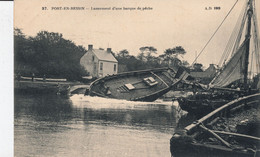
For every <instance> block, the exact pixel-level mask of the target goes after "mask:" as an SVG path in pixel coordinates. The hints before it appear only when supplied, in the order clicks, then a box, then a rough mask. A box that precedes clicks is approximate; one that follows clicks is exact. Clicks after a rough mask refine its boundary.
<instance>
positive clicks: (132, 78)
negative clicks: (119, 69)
mask: <svg viewBox="0 0 260 157" xmlns="http://www.w3.org/2000/svg"><path fill="white" fill-rule="evenodd" d="M176 73H177V71H175V70H173V69H171V68H159V69H152V70H141V71H133V72H127V73H121V74H117V75H110V76H106V77H103V78H100V79H98V80H96V81H94V82H93V83H91V85H90V90H89V91H88V94H89V95H90V96H100V97H106V98H114V99H125V100H129V101H154V100H156V99H157V98H159V97H160V96H162V95H163V94H165V93H167V92H168V91H169V90H171V88H172V87H173V86H174V85H175V84H177V83H178V82H179V80H180V79H179V78H176Z"/></svg>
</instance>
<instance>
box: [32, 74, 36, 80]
mask: <svg viewBox="0 0 260 157" xmlns="http://www.w3.org/2000/svg"><path fill="white" fill-rule="evenodd" d="M34 76H35V75H34V73H32V82H33V81H34Z"/></svg>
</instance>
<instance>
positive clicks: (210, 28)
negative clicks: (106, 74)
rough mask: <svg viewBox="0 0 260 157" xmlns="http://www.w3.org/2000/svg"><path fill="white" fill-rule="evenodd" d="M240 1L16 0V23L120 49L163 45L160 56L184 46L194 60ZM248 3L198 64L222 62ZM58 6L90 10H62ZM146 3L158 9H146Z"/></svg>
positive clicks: (26, 29) (234, 14) (30, 31)
mask: <svg viewBox="0 0 260 157" xmlns="http://www.w3.org/2000/svg"><path fill="white" fill-rule="evenodd" d="M236 1H237V0H228V1H227V0H15V1H14V26H15V27H16V28H20V29H21V30H22V32H23V33H24V34H25V35H27V36H35V35H36V34H37V33H38V32H39V31H42V30H47V31H49V32H58V33H62V34H63V37H64V38H66V39H69V40H72V41H73V42H75V43H76V44H77V45H83V46H84V47H86V48H87V47H88V45H89V44H93V46H94V48H107V47H110V48H112V50H113V51H114V52H119V51H120V50H123V49H127V50H128V51H129V52H130V54H131V55H137V54H138V53H140V51H139V48H140V47H143V46H153V47H155V48H157V50H158V52H157V55H160V54H163V52H164V50H165V49H168V48H173V47H176V46H182V47H183V48H184V49H185V50H186V52H187V53H186V54H185V55H184V56H183V59H184V60H187V61H188V62H189V63H192V62H193V61H194V59H195V57H196V54H197V55H198V54H199V53H200V52H201V50H202V49H203V47H204V46H205V44H206V43H207V41H208V40H209V39H210V37H211V36H212V34H213V33H214V32H215V30H216V29H217V27H218V26H219V25H220V23H221V22H222V20H223V19H224V17H225V16H226V15H227V13H228V12H229V10H230V9H231V8H232V6H233V5H234V4H235V2H236ZM256 3H257V2H256ZM244 4H245V0H238V2H237V4H236V6H235V8H234V9H233V11H232V13H231V14H230V15H229V16H228V18H227V19H226V21H225V23H224V24H223V25H222V26H221V28H220V30H219V31H218V33H217V34H216V35H215V37H214V38H213V39H212V40H211V42H210V44H209V45H208V46H207V48H206V49H205V50H204V51H203V53H202V54H201V56H200V57H199V58H198V59H197V62H199V63H202V64H203V65H204V66H206V67H208V65H209V64H211V63H213V64H217V63H218V62H219V60H220V57H221V55H222V52H223V51H224V48H225V46H226V43H227V41H228V39H229V36H230V34H231V32H232V30H233V28H234V26H235V23H236V20H237V18H238V15H239V14H240V11H241V9H242V6H243V5H244ZM42 7H47V10H43V9H42ZM53 7H62V8H63V7H69V8H71V7H85V9H84V10H71V9H70V10H63V9H62V10H57V8H53ZM104 7H106V8H108V7H111V10H92V9H91V8H104ZM114 7H116V8H123V7H126V8H138V7H140V8H141V10H131V11H130V10H112V9H113V8H114ZM144 7H150V8H152V9H151V10H142V8H144ZM209 7H211V8H212V9H211V10H210V9H209ZM214 7H220V9H214ZM206 8H208V9H206ZM258 13H259V12H258ZM258 17H260V15H258Z"/></svg>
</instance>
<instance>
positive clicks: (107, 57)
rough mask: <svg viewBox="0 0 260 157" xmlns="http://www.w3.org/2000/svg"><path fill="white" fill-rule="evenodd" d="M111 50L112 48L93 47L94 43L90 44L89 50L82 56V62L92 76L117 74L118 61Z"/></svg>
mask: <svg viewBox="0 0 260 157" xmlns="http://www.w3.org/2000/svg"><path fill="white" fill-rule="evenodd" d="M111 52H112V51H111V48H107V50H103V49H93V45H88V51H87V53H86V54H84V55H83V56H82V57H81V59H80V64H81V65H82V66H83V67H84V68H85V70H86V71H87V72H89V74H90V75H91V76H92V77H97V78H100V77H104V76H106V75H112V74H117V72H118V61H117V60H116V58H115V57H114V56H113V54H112V53H111Z"/></svg>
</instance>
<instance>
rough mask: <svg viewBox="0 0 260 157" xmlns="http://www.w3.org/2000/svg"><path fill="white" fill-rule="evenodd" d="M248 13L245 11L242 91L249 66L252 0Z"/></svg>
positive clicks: (245, 86)
mask: <svg viewBox="0 0 260 157" xmlns="http://www.w3.org/2000/svg"><path fill="white" fill-rule="evenodd" d="M248 6H249V8H248V11H247V15H248V18H247V32H246V36H245V37H246V40H247V39H248V42H247V43H246V54H245V69H244V89H247V88H248V87H247V75H248V64H249V61H248V60H249V48H250V36H251V18H252V14H253V7H252V0H249V2H248Z"/></svg>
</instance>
